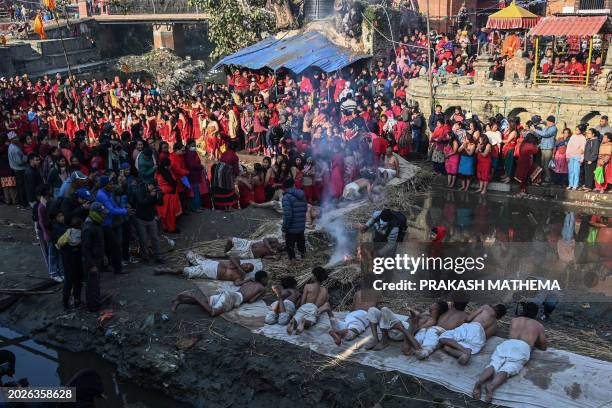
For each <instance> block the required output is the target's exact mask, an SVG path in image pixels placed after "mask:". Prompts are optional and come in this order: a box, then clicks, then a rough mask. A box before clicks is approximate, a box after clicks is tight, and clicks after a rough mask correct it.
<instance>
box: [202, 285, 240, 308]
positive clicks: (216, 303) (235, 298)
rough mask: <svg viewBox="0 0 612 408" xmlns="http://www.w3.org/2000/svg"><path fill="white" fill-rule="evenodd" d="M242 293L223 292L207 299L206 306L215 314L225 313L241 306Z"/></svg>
mask: <svg viewBox="0 0 612 408" xmlns="http://www.w3.org/2000/svg"><path fill="white" fill-rule="evenodd" d="M242 300H243V299H242V293H240V292H237V291H233V290H224V291H223V292H220V293H218V294H216V295H212V296H211V297H210V298H209V299H208V304H209V305H210V307H211V308H212V310H213V311H214V312H215V313H217V312H221V313H225V312H229V311H230V310H232V309H234V308H236V307H238V306H240V305H241V304H242Z"/></svg>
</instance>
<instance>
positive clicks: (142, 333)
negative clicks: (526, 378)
mask: <svg viewBox="0 0 612 408" xmlns="http://www.w3.org/2000/svg"><path fill="white" fill-rule="evenodd" d="M272 217H277V215H275V214H274V213H273V212H271V211H269V210H263V209H254V208H251V209H246V210H242V211H239V212H235V213H232V214H226V213H222V212H212V211H205V212H203V213H200V214H193V215H189V216H187V217H183V218H181V219H180V220H179V227H180V228H181V229H182V232H181V234H179V235H177V236H173V237H172V238H173V239H175V240H176V248H175V250H180V248H181V247H184V246H186V245H188V244H189V243H190V242H192V241H194V240H196V241H201V240H210V239H216V238H219V237H227V236H231V235H233V234H237V235H243V236H247V235H248V234H250V233H252V232H253V231H254V230H255V229H256V228H257V227H258V226H259V225H260V224H261V223H262V222H264V221H267V220H269V219H271V218H272ZM30 220H31V218H30V214H29V212H28V211H21V210H17V209H16V208H14V207H7V206H4V205H2V206H0V241H1V242H2V245H0V257H1V258H2V260H3V261H2V262H1V263H0V264H1V266H0V281H1V282H2V285H1V286H2V287H3V288H28V287H31V286H32V285H34V284H36V283H37V282H39V281H41V280H42V279H44V278H45V277H46V276H45V275H46V273H45V270H44V267H43V262H42V258H41V257H42V255H41V253H40V249H39V247H38V244H37V243H36V239H35V236H34V234H33V229H32V227H31V221H30ZM165 247H166V249H168V248H167V245H165ZM152 268H153V267H152V266H148V265H141V264H135V265H130V266H129V267H128V270H129V272H130V274H129V275H126V276H114V275H113V274H112V273H105V274H103V275H102V288H103V291H105V292H111V293H113V303H112V307H111V310H112V312H113V317H112V318H111V319H110V320H108V321H106V322H104V323H103V324H100V323H99V322H97V321H96V316H95V315H93V314H91V313H88V312H86V311H85V310H79V311H77V312H76V313H65V312H64V311H63V309H62V307H61V294H60V292H59V290H60V289H61V288H60V285H57V286H55V287H54V288H53V289H54V290H56V291H57V292H56V293H53V294H48V295H39V296H36V297H34V296H32V297H28V298H26V299H23V300H21V301H19V302H17V303H16V304H15V305H13V306H12V307H11V308H10V309H8V310H6V311H5V312H3V313H1V314H0V323H1V324H2V325H5V326H7V327H9V328H11V329H13V330H16V331H19V332H21V333H23V334H27V335H31V336H32V337H33V338H34V339H36V340H39V341H42V342H46V343H50V344H53V345H56V346H58V347H61V348H65V349H68V350H71V351H84V350H87V351H93V352H95V353H97V354H99V355H101V356H103V357H104V358H106V359H107V360H109V361H111V362H113V363H115V364H116V365H117V366H118V374H119V376H120V377H121V378H122V379H124V380H126V381H129V382H132V383H135V384H138V385H140V386H143V387H152V388H155V389H161V390H162V391H163V392H164V393H166V394H168V395H169V396H171V397H173V398H175V399H179V400H182V401H187V402H190V403H192V404H193V405H194V406H205V407H229V406H232V407H243V406H249V407H269V406H277V407H295V406H309V407H318V406H320V407H323V406H325V407H330V406H333V407H356V406H357V407H360V406H361V407H372V406H380V407H385V408H386V407H395V406H403V407H407V406H408V407H423V406H428V407H430V406H455V407H468V406H469V407H477V406H483V404H482V403H479V402H476V401H474V400H471V399H470V398H468V397H466V396H463V395H460V394H457V393H453V392H450V391H448V390H447V389H445V388H443V387H441V386H439V385H436V384H433V383H428V382H425V381H422V380H419V379H417V378H414V377H410V376H406V375H402V374H398V373H395V372H379V371H377V370H375V369H373V368H370V367H365V366H361V365H358V364H353V363H342V364H341V365H334V364H330V359H329V358H327V357H324V356H321V355H318V354H315V353H313V352H311V351H310V350H305V349H303V348H299V347H296V346H294V345H291V344H288V343H285V342H281V341H275V340H272V339H268V338H266V337H263V336H259V335H254V334H252V333H251V332H250V331H249V330H247V329H245V328H243V327H241V326H238V325H234V324H231V323H228V322H227V321H225V320H224V319H222V318H216V319H210V318H208V317H206V316H205V314H204V313H203V312H202V311H201V310H200V309H199V308H197V307H195V306H183V307H182V308H181V309H179V313H178V314H177V315H172V314H171V313H170V310H169V303H170V300H171V299H172V297H173V296H174V295H175V294H176V293H177V292H179V291H182V290H186V289H190V288H192V285H191V283H190V282H188V281H187V280H185V279H184V278H180V277H172V276H163V277H156V276H153V274H152V272H153V270H152ZM191 338H196V339H197V340H198V341H197V343H196V344H195V346H194V347H193V348H191V349H189V350H187V351H183V350H180V349H179V348H178V347H177V341H179V340H185V339H191ZM377 404H379V405H377Z"/></svg>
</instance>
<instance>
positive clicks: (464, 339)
mask: <svg viewBox="0 0 612 408" xmlns="http://www.w3.org/2000/svg"><path fill="white" fill-rule="evenodd" d="M505 315H506V306H504V305H502V304H498V305H495V306H490V305H483V306H480V307H479V308H478V309H476V310H475V311H474V312H472V313H470V315H469V316H468V318H467V321H466V322H465V323H463V324H462V325H461V326H459V327H457V328H456V329H453V330H447V331H446V332H444V333H442V335H441V336H440V346H441V347H442V350H444V351H445V352H446V353H447V354H450V355H451V356H453V357H455V358H456V359H457V362H458V363H459V364H462V365H465V364H467V363H468V362H469V361H470V357H471V356H472V355H473V354H478V353H479V352H480V350H482V348H483V347H484V345H485V343H486V341H487V339H488V338H489V337H491V336H493V335H494V334H495V332H496V330H497V320H498V319H501V318H502V317H504V316H505Z"/></svg>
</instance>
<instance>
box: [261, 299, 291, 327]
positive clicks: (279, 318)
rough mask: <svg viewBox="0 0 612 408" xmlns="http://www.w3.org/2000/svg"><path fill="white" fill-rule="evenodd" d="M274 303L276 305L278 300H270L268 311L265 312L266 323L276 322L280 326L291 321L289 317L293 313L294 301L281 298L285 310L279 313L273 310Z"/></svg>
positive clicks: (274, 307)
mask: <svg viewBox="0 0 612 408" xmlns="http://www.w3.org/2000/svg"><path fill="white" fill-rule="evenodd" d="M276 305H278V300H276V301H274V302H272V304H271V305H270V311H269V312H268V313H267V314H266V320H265V322H266V324H275V323H278V324H280V325H282V326H285V325H287V324H289V322H290V321H291V317H293V315H294V314H295V303H293V302H292V301H290V300H289V299H285V300H283V305H285V311H284V312H281V313H276V312H275V311H274V310H275V309H276Z"/></svg>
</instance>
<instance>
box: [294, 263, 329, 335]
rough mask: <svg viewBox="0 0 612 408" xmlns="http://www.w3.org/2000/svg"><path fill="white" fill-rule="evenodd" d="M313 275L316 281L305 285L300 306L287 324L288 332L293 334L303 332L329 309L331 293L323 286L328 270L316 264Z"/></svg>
mask: <svg viewBox="0 0 612 408" xmlns="http://www.w3.org/2000/svg"><path fill="white" fill-rule="evenodd" d="M312 276H313V279H314V282H312V283H308V284H307V285H306V286H305V287H304V292H303V293H302V298H301V299H300V301H299V302H298V306H299V308H298V310H297V311H296V312H295V316H293V318H292V319H291V321H290V322H289V325H288V326H287V333H288V334H293V332H294V331H295V332H296V333H297V334H301V333H302V332H303V331H304V330H305V329H308V328H309V327H311V326H313V325H315V324H316V323H317V321H318V320H319V316H320V315H321V313H322V312H323V311H325V310H327V309H329V304H328V301H329V294H328V293H327V289H326V288H324V287H323V286H322V284H323V282H325V280H326V279H327V270H325V268H323V267H320V266H316V267H314V268H313V269H312Z"/></svg>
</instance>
